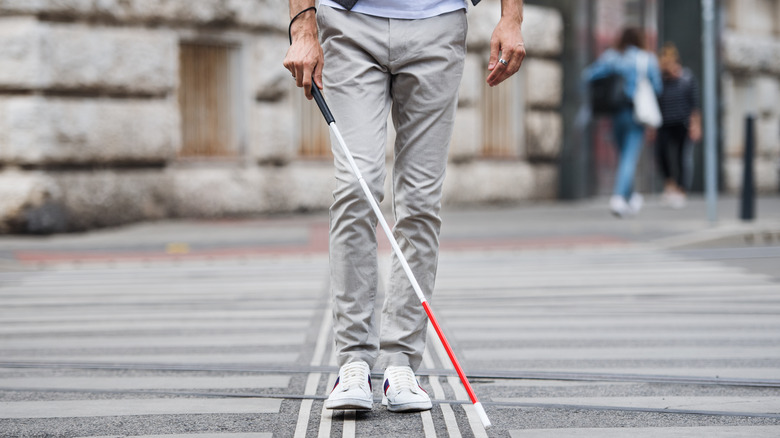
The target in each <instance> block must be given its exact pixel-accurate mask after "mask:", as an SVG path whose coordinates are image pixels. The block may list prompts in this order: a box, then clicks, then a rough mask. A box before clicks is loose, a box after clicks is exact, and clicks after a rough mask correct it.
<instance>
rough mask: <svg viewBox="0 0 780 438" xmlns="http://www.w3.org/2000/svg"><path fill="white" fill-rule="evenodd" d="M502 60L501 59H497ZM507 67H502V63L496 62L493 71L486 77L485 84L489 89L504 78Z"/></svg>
mask: <svg viewBox="0 0 780 438" xmlns="http://www.w3.org/2000/svg"><path fill="white" fill-rule="evenodd" d="M499 59H503V58H499ZM508 68H509V67H507V66H506V65H504V63H502V62H496V64H495V66H494V68H493V70H492V71H491V72H490V74H489V75H488V77H487V83H488V85H490V86H491V87H493V86H496V85H498V84H499V83H500V82H501V81H502V80H503V79H502V78H504V76H505V74H506V71H507V69H508Z"/></svg>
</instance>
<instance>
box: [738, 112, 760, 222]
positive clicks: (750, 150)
mask: <svg viewBox="0 0 780 438" xmlns="http://www.w3.org/2000/svg"><path fill="white" fill-rule="evenodd" d="M755 124H756V120H755V117H753V116H752V115H748V116H747V117H745V151H744V155H743V157H742V158H743V159H744V172H743V173H742V202H741V204H740V213H739V218H740V219H742V220H743V221H750V220H753V219H755V217H756V205H755V204H756V202H755V192H756V189H755V182H754V178H753V156H754V155H755V154H754V151H755Z"/></svg>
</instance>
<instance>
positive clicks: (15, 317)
mask: <svg viewBox="0 0 780 438" xmlns="http://www.w3.org/2000/svg"><path fill="white" fill-rule="evenodd" d="M27 312H29V313H27ZM313 314H314V309H308V308H301V309H292V308H289V309H288V308H284V309H255V310H243V309H236V310H221V309H214V310H211V311H204V310H200V309H184V310H180V311H176V310H171V309H159V310H155V309H146V310H139V309H135V308H116V307H113V308H112V309H111V313H110V316H107V314H106V311H105V309H103V308H99V307H98V308H93V307H88V308H83V307H79V308H75V309H68V308H51V309H13V311H10V310H8V309H0V315H2V316H3V321H4V322H6V323H35V324H37V323H41V322H55V323H57V322H62V321H81V322H89V321H105V322H117V321H126V322H129V323H135V324H136V325H137V326H140V327H143V326H144V324H141V321H194V322H197V321H220V322H221V321H224V320H276V319H309V318H311V317H312V316H313Z"/></svg>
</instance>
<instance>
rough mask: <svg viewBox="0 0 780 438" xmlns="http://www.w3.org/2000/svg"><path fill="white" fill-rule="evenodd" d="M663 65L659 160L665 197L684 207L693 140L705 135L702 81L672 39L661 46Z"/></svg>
mask: <svg viewBox="0 0 780 438" xmlns="http://www.w3.org/2000/svg"><path fill="white" fill-rule="evenodd" d="M660 66H661V75H662V77H663V83H664V86H663V92H662V93H661V95H660V97H659V99H658V103H659V106H660V108H661V115H662V116H663V124H662V125H661V127H660V128H659V129H658V132H657V135H656V161H657V164H658V169H659V171H660V172H661V175H662V176H663V178H664V191H663V195H662V201H663V203H664V204H665V205H668V206H670V207H672V208H682V207H684V206H685V202H686V196H685V192H686V190H687V189H688V188H689V186H690V180H691V172H692V169H691V167H692V165H691V159H690V155H691V154H690V152H691V148H692V143H695V142H697V141H699V140H700V139H701V113H700V111H699V99H698V84H697V83H696V78H695V77H694V76H693V73H691V71H690V70H689V69H688V68H685V67H683V66H682V65H681V64H680V55H679V53H678V51H677V48H676V47H675V46H674V44H672V43H666V44H665V45H664V47H663V49H662V50H661V56H660Z"/></svg>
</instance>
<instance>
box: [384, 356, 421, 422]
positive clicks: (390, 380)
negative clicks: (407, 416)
mask: <svg viewBox="0 0 780 438" xmlns="http://www.w3.org/2000/svg"><path fill="white" fill-rule="evenodd" d="M384 382H385V384H384V393H385V396H384V397H383V398H382V404H383V405H385V406H387V410H388V411H391V412H410V411H427V410H429V409H431V408H432V407H433V404H432V403H431V398H430V397H429V396H428V393H427V392H425V390H424V389H422V387H421V386H420V383H419V382H418V381H417V378H416V377H415V376H414V371H412V369H411V368H409V367H404V366H400V367H399V366H392V367H387V369H386V370H385V378H384Z"/></svg>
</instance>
